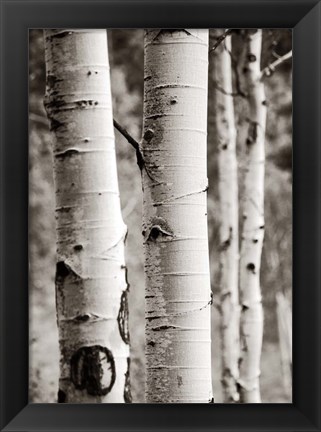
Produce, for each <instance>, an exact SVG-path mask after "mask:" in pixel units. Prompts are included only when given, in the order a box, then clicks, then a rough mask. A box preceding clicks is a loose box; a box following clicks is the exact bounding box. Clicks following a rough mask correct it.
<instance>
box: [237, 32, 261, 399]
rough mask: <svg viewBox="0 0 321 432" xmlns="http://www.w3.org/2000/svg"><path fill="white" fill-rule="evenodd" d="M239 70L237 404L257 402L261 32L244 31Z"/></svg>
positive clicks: (259, 308) (259, 350)
mask: <svg viewBox="0 0 321 432" xmlns="http://www.w3.org/2000/svg"><path fill="white" fill-rule="evenodd" d="M245 44H246V56H245V59H246V63H245V68H244V74H245V80H246V83H247V91H248V101H249V128H248V136H247V140H246V146H247V172H246V174H245V186H244V209H243V211H244V213H243V220H244V222H243V231H242V245H241V257H240V289H241V304H242V312H241V343H242V361H241V366H240V379H239V385H240V397H241V402H243V403H260V402H261V396H260V386H259V376H260V359H261V349H262V336H263V309H262V297H261V288H260V268H261V253H262V245H263V237H264V162H265V152H264V140H265V124H266V100H265V92H264V84H263V83H262V81H261V80H260V76H261V71H260V62H261V46H262V30H248V31H247V32H246V40H245Z"/></svg>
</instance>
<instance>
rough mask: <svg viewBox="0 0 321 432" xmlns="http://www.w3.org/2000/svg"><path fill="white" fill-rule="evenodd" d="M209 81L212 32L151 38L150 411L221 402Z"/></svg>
mask: <svg viewBox="0 0 321 432" xmlns="http://www.w3.org/2000/svg"><path fill="white" fill-rule="evenodd" d="M207 71H208V31H207V30H189V29H181V30H166V29H157V30H154V29H153V30H152V29H149V30H146V31H145V77H144V81H145V88H144V135H143V141H142V153H143V157H144V160H145V169H144V170H143V189H144V203H143V213H144V214H143V236H144V246H145V274H146V361H147V388H146V399H147V402H163V403H185V402H186V403H189V402H209V401H212V390H211V349H210V347H211V335H210V304H211V290H210V277H209V258H208V235H207V211H206V190H207V173H206V126H207V73H208V72H207Z"/></svg>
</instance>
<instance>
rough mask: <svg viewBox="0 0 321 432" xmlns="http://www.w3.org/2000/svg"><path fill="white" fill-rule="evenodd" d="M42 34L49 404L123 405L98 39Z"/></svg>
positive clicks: (124, 338)
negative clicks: (51, 327) (51, 287)
mask: <svg viewBox="0 0 321 432" xmlns="http://www.w3.org/2000/svg"><path fill="white" fill-rule="evenodd" d="M44 35H45V47H46V52H45V54H46V69H47V88H46V97H45V107H46V110H47V115H48V118H49V120H50V124H51V131H52V133H53V138H54V143H53V146H54V178H55V188H56V228H57V271H56V303H57V322H58V328H59V344H60V380H59V397H58V402H68V403H91V402H125V400H124V392H125V387H126V388H128V387H129V375H128V377H127V375H126V374H127V373H128V372H127V369H128V365H127V358H128V356H129V345H128V342H129V336H128V325H127V320H128V310H127V298H126V293H127V281H126V266H125V262H124V240H125V235H126V231H127V229H126V226H125V225H124V222H123V220H122V216H121V210H120V200H119V190H118V180H117V170H116V157H115V146H114V129H113V116H112V102H111V90H110V77H109V63H108V52H107V34H106V31H105V30H73V29H63V30H62V29H51V30H45V33H44ZM127 393H128V391H127Z"/></svg>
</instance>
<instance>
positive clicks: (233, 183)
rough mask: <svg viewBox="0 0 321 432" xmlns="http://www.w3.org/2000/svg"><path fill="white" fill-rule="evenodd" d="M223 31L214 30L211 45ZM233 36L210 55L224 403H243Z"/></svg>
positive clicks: (227, 38) (228, 37)
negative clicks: (240, 379) (218, 227)
mask: <svg viewBox="0 0 321 432" xmlns="http://www.w3.org/2000/svg"><path fill="white" fill-rule="evenodd" d="M223 33H224V31H223V30H211V32H210V38H211V44H210V48H211V46H212V45H215V42H216V41H217V40H218V39H219V38H220V37H221V36H222V34H223ZM230 52H231V36H227V37H226V39H225V40H224V42H222V43H220V45H218V46H217V48H216V49H215V50H214V51H212V52H211V53H210V73H211V74H212V76H213V79H214V85H215V90H214V94H213V95H210V97H213V98H214V104H215V108H214V116H215V123H216V125H215V137H214V142H213V145H214V146H215V147H216V148H217V152H218V174H219V179H218V183H219V203H220V209H219V216H220V311H221V345H222V385H223V391H224V402H227V403H231V402H237V401H238V400H239V393H238V386H237V380H238V377H239V372H238V371H239V364H238V363H239V356H240V336H239V325H240V306H239V294H238V289H239V287H238V268H239V267H238V265H239V239H238V236H239V232H238V231H239V230H238V178H237V160H236V128H235V119H234V105H233V96H232V93H233V88H232V67H231V55H230Z"/></svg>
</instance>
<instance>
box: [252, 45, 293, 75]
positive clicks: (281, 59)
mask: <svg viewBox="0 0 321 432" xmlns="http://www.w3.org/2000/svg"><path fill="white" fill-rule="evenodd" d="M291 57H292V50H291V51H289V52H288V53H286V54H284V55H283V56H281V57H279V58H278V59H276V60H275V61H274V62H273V63H271V64H270V65H269V66H267V67H266V68H264V69H263V70H262V72H261V77H260V79H262V78H264V77H265V76H270V75H272V73H273V72H274V71H275V68H276V67H277V66H279V65H280V64H281V63H283V62H284V61H286V60H288V59H289V58H291Z"/></svg>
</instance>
